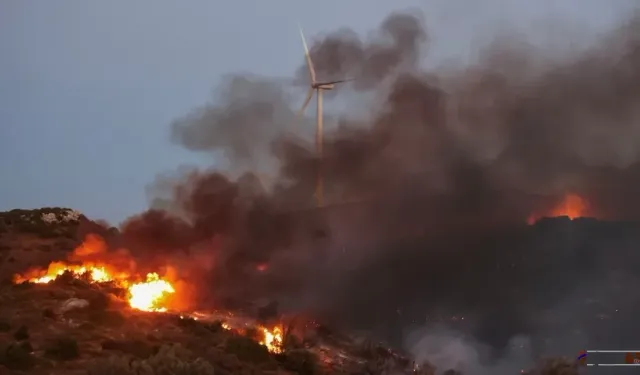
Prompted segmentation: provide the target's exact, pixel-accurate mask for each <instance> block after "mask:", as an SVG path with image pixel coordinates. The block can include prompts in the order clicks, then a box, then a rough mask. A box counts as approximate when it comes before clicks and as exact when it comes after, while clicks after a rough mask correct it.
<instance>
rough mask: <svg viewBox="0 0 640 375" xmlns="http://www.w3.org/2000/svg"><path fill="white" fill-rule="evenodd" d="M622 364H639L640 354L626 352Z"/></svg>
mask: <svg viewBox="0 0 640 375" xmlns="http://www.w3.org/2000/svg"><path fill="white" fill-rule="evenodd" d="M624 363H626V364H628V365H632V364H636V365H637V364H640V353H637V352H636V353H632V352H628V353H627V354H626V355H625V356H624Z"/></svg>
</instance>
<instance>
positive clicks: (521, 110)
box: [122, 14, 640, 373]
mask: <svg viewBox="0 0 640 375" xmlns="http://www.w3.org/2000/svg"><path fill="white" fill-rule="evenodd" d="M559 37H560V36H559ZM428 40H429V38H428V33H427V30H426V28H425V27H424V25H423V23H422V21H421V19H419V18H417V17H416V16H414V15H410V14H392V15H390V16H389V17H388V18H387V19H386V20H384V21H383V22H382V24H381V25H380V27H379V30H377V31H376V33H374V34H373V36H372V37H371V38H369V39H366V40H363V39H361V38H359V37H358V35H357V34H355V33H354V32H352V31H349V30H339V31H337V32H335V33H331V34H329V35H327V36H326V37H325V38H324V39H321V40H319V41H317V43H315V44H314V45H312V47H311V55H312V58H313V60H314V63H315V66H316V70H317V73H318V76H319V77H320V79H324V78H327V79H334V78H344V77H354V78H356V80H355V81H354V82H353V84H352V87H351V88H352V89H354V90H355V91H356V92H364V93H371V92H373V93H375V94H376V95H375V96H376V98H380V97H382V98H384V100H382V102H379V100H378V99H376V102H375V103H374V104H373V105H372V106H371V108H370V109H369V110H368V114H369V116H368V117H367V118H366V119H354V118H353V117H351V118H349V119H347V116H348V115H349V113H345V114H344V116H341V117H340V118H339V120H338V127H337V129H336V130H335V131H333V132H331V134H327V135H326V144H325V157H324V159H323V160H321V161H320V160H318V159H317V158H316V157H315V154H314V152H313V146H312V144H311V143H310V142H308V140H307V139H305V138H304V137H298V136H294V134H296V133H295V132H296V129H295V127H294V125H293V124H294V123H295V122H296V120H295V116H294V114H293V113H294V112H293V111H292V109H291V106H290V103H289V98H287V96H286V95H285V94H283V90H282V89H281V88H279V86H278V85H277V84H275V83H270V82H264V81H260V82H257V81H254V80H253V79H251V78H247V77H233V78H230V79H229V80H227V81H226V82H225V83H224V85H223V87H222V89H221V90H220V92H219V93H220V97H219V98H217V100H216V101H215V102H214V103H211V104H208V105H206V106H204V107H202V108H200V109H197V110H195V111H194V112H192V113H190V114H188V115H187V116H185V117H184V118H181V119H179V120H177V121H176V122H175V123H174V124H173V125H172V127H171V136H172V139H173V140H174V141H175V142H177V143H178V144H180V145H182V146H184V147H186V148H188V149H191V150H194V151H199V152H212V153H220V152H221V153H223V154H224V155H225V156H226V160H227V161H228V162H229V164H230V168H229V170H230V172H229V171H222V170H214V171H191V172H189V173H185V176H181V177H180V178H179V179H173V180H170V182H167V180H166V179H165V180H164V182H163V184H162V189H161V190H162V191H163V192H164V193H163V194H164V195H163V197H162V200H163V202H164V204H163V205H162V207H163V208H162V209H154V210H150V211H148V212H145V213H142V214H140V215H138V216H135V217H133V218H131V219H129V220H128V221H127V222H125V223H124V224H123V226H122V234H123V236H122V237H123V241H124V242H125V244H126V245H127V247H129V248H131V251H132V253H134V254H137V256H139V257H148V258H149V259H158V258H163V259H166V258H167V257H168V258H170V257H171V256H172V254H176V253H180V252H193V253H194V254H210V257H209V258H208V259H209V261H208V262H202V261H199V262H197V263H198V265H193V269H197V268H198V267H200V268H202V269H203V270H202V272H195V271H194V270H191V271H190V272H189V273H190V275H191V277H194V278H198V283H199V285H201V286H203V287H202V288H203V290H206V291H207V293H206V295H207V298H208V299H207V302H208V303H211V304H214V305H216V306H221V305H222V306H231V305H233V306H235V305H238V304H243V303H246V302H248V301H255V300H258V299H260V298H268V299H275V300H278V301H279V302H280V303H281V307H282V308H283V309H285V310H286V309H291V310H294V311H302V310H307V311H309V312H311V313H312V314H315V315H317V316H320V317H322V318H324V319H326V320H328V321H331V322H333V323H334V324H337V325H342V326H344V327H347V328H350V329H366V330H370V331H372V332H374V333H376V334H378V335H379V336H380V337H381V338H384V339H386V340H389V341H391V342H393V343H395V344H403V343H404V344H407V345H408V347H409V349H411V350H413V351H414V352H415V353H416V354H418V355H422V354H424V353H427V352H429V350H430V349H428V348H430V347H431V346H432V344H433V342H432V341H429V340H436V342H439V343H448V344H447V345H443V346H442V350H444V351H445V352H446V350H447V348H453V349H452V350H453V351H455V352H462V353H468V354H469V358H468V359H467V360H466V362H465V363H467V364H468V366H471V367H473V366H476V367H477V366H479V365H477V362H478V361H480V360H481V359H482V360H483V361H484V360H488V361H492V360H495V359H496V358H501V357H504V356H505V355H506V356H509V357H511V356H513V350H515V349H513V348H512V347H513V345H514V342H518V343H523V342H524V343H526V346H527V349H526V350H527V354H526V355H524V357H529V356H533V355H539V354H541V353H553V354H562V353H564V352H565V351H567V350H569V349H568V348H572V349H570V350H571V351H573V350H577V348H579V347H584V346H588V344H593V345H597V346H606V345H610V346H620V345H624V344H627V343H628V344H629V345H631V344H633V342H632V341H633V338H631V337H629V336H624V334H623V332H627V331H629V332H631V331H633V330H632V329H631V327H635V328H638V327H637V323H633V322H634V321H635V320H633V319H634V318H633V317H632V313H631V311H634V310H635V311H638V307H640V301H639V300H638V297H637V296H635V295H634V294H633V293H632V291H631V290H630V289H626V288H627V287H625V286H624V285H632V284H626V283H634V282H635V283H637V282H638V278H637V276H634V274H635V273H636V272H635V271H636V270H637V266H638V265H640V258H639V257H638V255H637V251H636V250H637V246H638V244H640V239H639V238H638V234H637V233H640V232H638V231H637V226H636V225H635V224H624V223H621V222H596V221H593V220H589V219H582V220H575V221H570V220H569V219H567V218H564V219H563V218H559V219H554V220H542V221H540V222H538V223H537V224H535V225H528V224H527V218H528V217H529V216H530V215H531V214H533V213H538V212H543V213H544V212H551V211H552V209H553V207H556V206H557V205H558V204H560V203H561V202H562V201H563V200H564V199H565V197H566V196H567V195H568V194H574V195H578V196H580V197H581V198H582V199H584V200H585V201H586V202H588V207H589V208H588V212H587V214H588V215H590V216H595V217H598V218H600V219H607V220H612V221H634V220H637V219H638V218H639V216H640V210H638V208H639V207H640V198H638V195H637V191H639V189H640V17H639V16H637V15H635V16H633V17H630V18H629V19H627V20H624V22H622V23H621V24H620V26H619V27H618V28H617V29H616V30H615V31H613V32H611V33H610V34H609V35H607V36H605V37H603V38H602V40H600V41H598V42H597V43H594V44H593V45H592V46H591V47H590V48H588V49H586V50H585V51H581V52H579V53H576V54H575V55H567V54H563V55H562V56H561V57H559V56H551V55H545V51H544V50H542V49H538V48H536V47H534V46H532V45H528V44H526V43H520V41H514V40H513V39H510V38H498V39H496V42H495V43H493V44H491V45H489V46H488V47H487V48H485V49H484V50H483V51H482V53H481V55H480V56H481V58H480V59H479V60H478V61H476V62H474V63H472V64H468V65H466V66H463V67H458V68H450V69H447V71H437V70H425V69H423V68H422V67H421V65H420V62H421V57H422V56H424V55H425V54H426V52H427V49H426V48H427V46H428ZM305 69H306V68H305V67H301V68H300V70H299V71H298V73H297V74H299V76H300V77H302V76H304V75H305V74H306V72H305ZM345 89H346V88H345ZM365 121H366V124H364V126H363V124H362V122H365ZM354 122H355V123H357V126H353V124H354ZM318 168H321V170H322V172H323V173H324V176H325V178H324V180H325V184H326V185H325V190H326V199H327V202H328V203H327V204H328V206H329V207H327V208H325V209H322V210H315V209H312V208H311V207H312V204H313V200H312V198H313V191H314V184H315V176H316V171H317V170H318ZM265 174H267V175H268V178H267V180H268V181H265V178H264V175H265ZM198 259H203V258H198ZM203 263H207V266H206V267H205V266H204V264H203ZM205 268H206V270H205ZM463 317H464V319H463ZM443 325H444V326H446V327H447V330H448V332H459V333H460V335H467V336H464V337H467V338H465V339H455V340H453V341H451V339H449V338H443V337H444V336H443V335H441V334H436V335H435V336H434V335H431V336H429V337H431V339H425V338H424V337H423V338H422V339H420V340H417V341H416V340H413V341H412V340H409V341H411V342H408V341H407V334H408V333H409V332H412V330H413V329H415V328H416V327H421V328H420V329H421V331H420V332H431V331H429V330H430V329H432V328H433V327H442V326H443ZM424 330H426V331H424ZM457 334H458V333H456V334H455V335H457ZM448 335H449V334H448ZM451 335H453V336H451ZM451 335H449V336H448V337H457V336H455V335H454V334H451ZM434 337H435V338H434ZM425 340H427V341H425ZM465 340H466V341H465ZM514 340H515V341H514ZM469 343H471V344H469ZM449 344H450V345H449ZM469 345H471V346H469ZM518 345H520V344H518ZM523 345H524V344H523ZM574 345H575V347H574ZM467 347H468V348H472V349H469V350H467V349H465V348H467ZM425 348H427V349H425ZM460 348H462V349H460ZM421 353H422V354H421ZM443 353H444V352H443ZM443 353H440V354H442V355H441V359H442V361H444V362H446V361H448V360H449V359H447V358H449V357H447V354H446V353H444V354H443ZM479 353H480V354H479ZM432 354H433V353H432ZM436 354H437V353H436ZM440 354H438V355H440ZM518 355H520V354H518ZM436 357H437V355H436ZM438 358H440V357H438ZM487 358H488V359H487ZM492 358H493V359H492ZM518 361H519V360H518ZM518 361H516V362H518ZM514 363H515V362H514ZM445 364H446V365H450V364H449V363H445ZM485 365H486V364H483V365H482V366H485ZM518 365H519V363H518ZM487 366H493V367H489V368H492V369H494V370H496V371H498V369H502V368H503V367H505V366H506V367H505V368H507V367H509V366H510V365H509V366H507V365H506V364H504V362H499V361H498V362H495V361H494V363H493V364H490V365H487ZM499 371H502V370H499ZM505 371H506V370H505ZM500 373H501V372H500Z"/></svg>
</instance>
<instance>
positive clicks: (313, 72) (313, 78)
mask: <svg viewBox="0 0 640 375" xmlns="http://www.w3.org/2000/svg"><path fill="white" fill-rule="evenodd" d="M298 30H300V38H302V46H303V47H304V57H305V59H306V60H307V68H308V69H309V79H311V84H315V83H316V70H315V69H314V67H313V61H311V55H310V54H309V47H308V46H307V40H306V39H305V38H304V33H303V32H302V26H300V24H298Z"/></svg>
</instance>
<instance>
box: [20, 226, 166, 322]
mask: <svg viewBox="0 0 640 375" xmlns="http://www.w3.org/2000/svg"><path fill="white" fill-rule="evenodd" d="M105 248H106V247H105V245H104V243H103V242H102V240H100V239H99V237H96V236H88V237H87V239H86V240H85V242H84V243H83V244H82V245H81V246H79V247H78V248H77V249H76V250H75V251H74V252H73V254H72V255H71V256H70V257H69V258H70V259H71V260H75V261H79V262H81V263H82V264H80V265H74V264H67V263H64V262H54V263H51V264H50V265H49V267H48V268H47V270H42V269H33V270H30V271H28V272H27V273H25V274H24V275H15V276H14V282H16V283H21V282H25V281H28V282H31V283H36V284H46V283H49V282H51V281H53V280H55V279H56V278H58V277H60V276H62V275H64V274H65V272H69V273H70V274H71V275H72V276H73V277H76V278H85V279H86V280H87V281H89V282H92V283H106V282H113V283H114V284H115V285H117V286H118V287H121V288H124V289H127V300H128V302H129V305H130V306H131V307H132V308H134V309H138V310H142V311H157V312H163V311H166V310H167V309H166V307H165V306H163V303H164V302H166V298H167V297H168V295H169V294H173V293H175V289H174V286H173V285H172V284H171V283H170V282H169V281H167V280H163V279H162V278H160V276H159V275H158V274H157V273H149V274H147V275H146V278H145V279H144V280H143V281H140V278H136V277H134V276H133V275H131V273H129V272H123V271H117V270H116V269H115V267H114V266H111V265H108V264H106V263H102V262H97V261H87V262H84V261H83V259H91V258H94V259H95V258H99V257H100V255H102V256H104V254H105V251H106V250H105ZM116 255H117V256H118V257H119V258H120V259H119V260H122V259H123V254H122V253H119V254H118V253H116ZM110 256H112V255H110ZM129 261H130V260H129Z"/></svg>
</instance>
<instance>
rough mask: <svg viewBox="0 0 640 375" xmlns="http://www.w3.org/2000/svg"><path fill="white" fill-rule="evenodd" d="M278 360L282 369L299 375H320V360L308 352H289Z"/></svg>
mask: <svg viewBox="0 0 640 375" xmlns="http://www.w3.org/2000/svg"><path fill="white" fill-rule="evenodd" d="M278 359H279V361H280V363H281V364H282V367H284V368H285V369H287V370H289V371H293V372H295V373H297V374H300V375H316V374H319V373H320V366H319V364H318V358H317V357H316V356H315V355H314V354H313V353H311V352H309V351H308V350H304V349H296V350H289V351H286V352H285V353H284V354H282V355H280V356H279V358H278Z"/></svg>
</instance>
